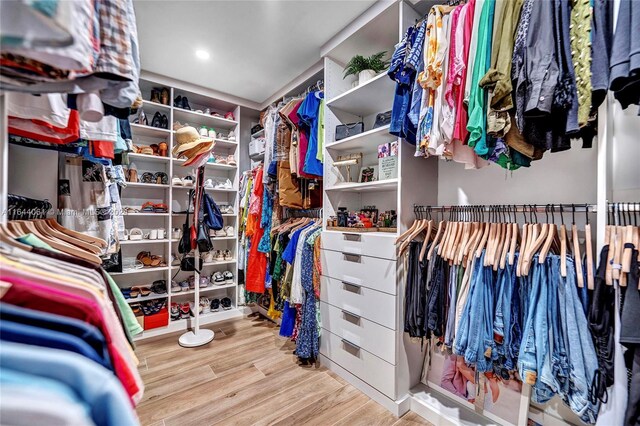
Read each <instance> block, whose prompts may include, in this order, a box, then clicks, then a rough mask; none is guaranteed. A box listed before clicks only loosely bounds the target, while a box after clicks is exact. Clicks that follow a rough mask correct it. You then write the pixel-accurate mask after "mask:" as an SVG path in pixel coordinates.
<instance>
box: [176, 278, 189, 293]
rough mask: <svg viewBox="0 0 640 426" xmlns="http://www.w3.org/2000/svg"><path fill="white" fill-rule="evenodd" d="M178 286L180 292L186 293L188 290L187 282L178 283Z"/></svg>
mask: <svg viewBox="0 0 640 426" xmlns="http://www.w3.org/2000/svg"><path fill="white" fill-rule="evenodd" d="M178 285H179V286H180V291H188V290H189V282H188V281H186V280H185V281H180V283H179V284H178Z"/></svg>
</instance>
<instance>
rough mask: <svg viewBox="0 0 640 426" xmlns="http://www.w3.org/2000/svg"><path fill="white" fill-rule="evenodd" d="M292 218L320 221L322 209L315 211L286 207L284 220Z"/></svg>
mask: <svg viewBox="0 0 640 426" xmlns="http://www.w3.org/2000/svg"><path fill="white" fill-rule="evenodd" d="M291 217H294V218H300V217H310V218H314V219H320V218H322V207H318V208H315V209H290V208H286V207H285V208H284V212H283V214H282V218H283V219H289V218H291Z"/></svg>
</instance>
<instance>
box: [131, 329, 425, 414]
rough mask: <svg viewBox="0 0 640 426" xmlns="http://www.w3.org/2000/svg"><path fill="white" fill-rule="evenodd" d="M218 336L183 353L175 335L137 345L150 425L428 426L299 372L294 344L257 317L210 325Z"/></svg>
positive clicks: (324, 376)
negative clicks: (394, 414) (393, 413)
mask: <svg viewBox="0 0 640 426" xmlns="http://www.w3.org/2000/svg"><path fill="white" fill-rule="evenodd" d="M210 328H211V329H212V330H214V331H215V333H216V336H215V339H214V341H213V342H211V343H210V344H208V345H206V346H203V347H200V348H191V349H186V348H181V347H180V346H179V345H178V335H171V336H167V337H163V338H161V339H158V340H154V341H151V342H141V343H139V344H138V345H137V348H136V354H137V355H138V358H139V359H140V374H141V375H142V379H143V380H144V383H145V388H146V390H145V396H144V399H143V401H142V402H141V403H140V405H139V406H138V415H139V417H140V421H141V422H142V424H143V425H145V426H191V425H198V426H200V425H213V424H220V425H243V426H244V425H272V424H277V425H294V424H295V425H303V424H304V425H323V426H324V425H349V426H352V425H363V426H364V425H367V426H370V425H381V426H382V425H394V426H409V425H429V424H430V423H428V422H426V421H425V420H424V419H422V418H421V417H420V416H418V415H416V414H415V413H412V412H409V413H407V414H405V415H404V416H403V417H402V418H400V419H398V418H396V417H395V416H393V415H392V414H391V413H389V412H388V411H387V410H386V409H384V408H383V407H382V406H381V405H379V404H377V403H376V402H374V401H373V400H371V399H369V398H368V397H367V396H366V395H364V394H363V393H362V392H360V391H359V390H357V389H356V388H354V387H353V386H351V385H349V384H348V383H347V382H345V381H344V380H342V379H341V378H340V377H338V376H337V375H335V374H334V373H332V372H331V371H329V370H327V369H326V368H324V367H319V366H317V365H306V366H302V365H299V364H298V362H297V358H296V357H295V356H294V355H293V350H294V349H295V345H294V344H293V343H291V342H290V341H289V340H285V339H283V338H281V337H279V336H278V327H277V326H276V325H275V324H273V323H272V322H270V321H268V320H266V319H264V318H262V317H260V316H250V317H248V318H244V319H240V320H234V321H227V322H223V323H219V324H214V325H212V326H210Z"/></svg>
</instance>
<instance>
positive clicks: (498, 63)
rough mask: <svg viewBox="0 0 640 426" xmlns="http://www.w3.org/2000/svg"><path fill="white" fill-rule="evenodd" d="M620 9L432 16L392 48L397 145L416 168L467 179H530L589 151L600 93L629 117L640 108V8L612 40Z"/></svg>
mask: <svg viewBox="0 0 640 426" xmlns="http://www.w3.org/2000/svg"><path fill="white" fill-rule="evenodd" d="M612 3H613V1H612V0H598V1H596V2H595V5H594V7H593V8H592V7H591V5H590V3H589V1H588V0H580V1H575V2H569V1H567V0H550V1H534V0H514V1H507V0H471V1H469V2H467V3H464V4H460V5H457V6H443V5H436V6H433V7H432V8H431V10H430V11H429V13H428V15H427V16H426V17H425V19H423V20H422V21H421V22H419V23H417V24H416V25H414V26H411V27H409V28H408V29H407V31H406V33H405V35H404V37H403V39H402V41H401V42H400V43H399V44H397V45H396V46H395V51H394V54H393V56H392V59H391V65H390V67H389V70H388V75H389V77H390V78H391V79H392V80H394V81H395V82H396V91H395V95H394V101H393V108H392V118H391V127H390V133H391V134H393V135H397V136H400V137H402V138H404V139H406V140H407V141H408V142H410V143H412V144H415V145H416V153H415V155H416V156H425V157H428V156H438V157H441V158H442V159H445V160H453V161H456V162H459V163H463V164H465V167H466V168H479V167H483V166H485V165H487V164H488V163H487V162H493V163H497V164H498V165H500V166H501V167H503V168H505V169H508V170H516V169H518V168H519V167H529V166H530V164H531V162H532V161H534V160H539V159H540V158H542V155H543V153H544V152H545V151H551V152H557V151H563V150H566V149H569V148H570V147H571V144H570V139H571V138H579V137H582V138H583V146H584V147H590V146H591V140H592V138H593V136H594V135H595V131H596V130H595V124H596V119H595V118H596V116H595V114H596V112H597V106H598V105H599V104H600V103H601V101H602V99H603V96H602V95H601V92H602V90H603V89H606V88H608V87H611V89H612V90H613V91H614V92H615V93H616V98H617V99H619V100H620V102H621V103H622V105H623V107H625V108H626V106H628V105H629V104H631V103H634V104H638V103H640V99H639V98H638V93H640V90H638V87H637V86H638V85H639V84H640V83H638V82H640V80H639V79H638V75H640V73H638V72H637V71H638V69H637V68H639V67H640V59H637V60H636V57H640V55H638V54H636V53H637V51H638V49H634V48H633V47H634V45H633V43H635V38H634V37H632V36H630V34H633V30H634V29H635V30H636V32H637V31H640V28H639V27H638V25H640V24H639V22H640V7H636V6H637V4H636V3H637V2H634V1H627V2H622V3H624V6H622V7H621V9H620V15H619V16H618V26H617V28H618V30H617V31H616V36H615V38H613V36H612V23H611V20H612V12H611V9H612ZM636 9H637V10H636ZM635 15H638V19H633V18H632V17H635ZM612 38H613V43H611V42H610V40H611V39H612ZM630 40H631V41H630ZM611 44H613V52H612V57H611V70H612V75H611V78H610V82H609V81H606V74H608V68H609V58H608V56H607V53H606V52H608V51H609V50H607V46H608V45H611ZM635 62H637V63H638V64H636V63H635ZM603 77H604V78H603Z"/></svg>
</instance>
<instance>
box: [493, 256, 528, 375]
mask: <svg viewBox="0 0 640 426" xmlns="http://www.w3.org/2000/svg"><path fill="white" fill-rule="evenodd" d="M496 283H497V287H496V290H497V291H496V295H497V297H496V314H495V318H494V321H493V338H494V341H495V343H496V353H497V354H496V355H497V357H496V358H497V359H496V365H495V367H496V368H497V369H500V370H501V369H506V370H509V371H510V370H513V369H514V368H515V363H516V360H517V356H518V350H519V348H520V335H521V332H520V318H519V316H520V303H521V302H520V296H519V294H520V293H519V289H518V286H519V284H518V280H517V277H516V274H515V270H514V267H513V266H512V265H509V263H507V264H506V266H505V268H504V269H501V270H499V271H498V276H497V277H496Z"/></svg>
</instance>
